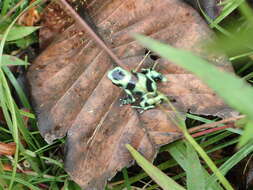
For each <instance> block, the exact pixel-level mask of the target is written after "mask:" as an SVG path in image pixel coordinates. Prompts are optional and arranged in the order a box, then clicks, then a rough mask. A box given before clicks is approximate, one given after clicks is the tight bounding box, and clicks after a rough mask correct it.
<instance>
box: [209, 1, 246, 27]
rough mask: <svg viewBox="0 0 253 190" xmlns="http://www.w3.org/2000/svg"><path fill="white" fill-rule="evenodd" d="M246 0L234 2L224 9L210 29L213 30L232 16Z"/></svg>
mask: <svg viewBox="0 0 253 190" xmlns="http://www.w3.org/2000/svg"><path fill="white" fill-rule="evenodd" d="M243 2H244V0H233V1H231V3H229V4H228V5H227V6H225V7H224V9H223V10H222V12H221V14H220V15H219V16H218V17H217V18H216V19H215V20H214V21H213V23H211V24H210V27H211V28H213V27H215V25H217V24H219V23H220V22H221V21H222V20H223V19H224V18H226V17H227V16H228V15H229V14H231V13H232V12H233V11H234V10H235V9H237V8H238V7H239V6H240V5H241V4H242V3H243Z"/></svg>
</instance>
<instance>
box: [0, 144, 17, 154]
mask: <svg viewBox="0 0 253 190" xmlns="http://www.w3.org/2000/svg"><path fill="white" fill-rule="evenodd" d="M15 151H16V143H14V142H11V143H4V142H0V155H8V156H12V155H14V154H15Z"/></svg>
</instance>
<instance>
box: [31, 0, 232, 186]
mask: <svg viewBox="0 0 253 190" xmlns="http://www.w3.org/2000/svg"><path fill="white" fill-rule="evenodd" d="M83 6H84V7H85V8H86V11H87V13H88V14H89V15H90V16H91V18H92V20H93V22H94V24H95V25H96V26H97V28H98V31H99V33H100V35H101V36H102V37H103V39H105V40H106V42H107V43H108V44H110V46H111V47H112V49H113V51H114V52H115V54H116V55H117V56H118V57H120V58H121V60H122V61H123V63H124V64H125V65H126V67H127V68H129V69H133V68H135V67H136V66H137V65H138V63H139V62H140V61H141V60H142V59H143V57H144V55H145V49H144V48H143V47H142V46H140V45H139V44H138V43H137V42H136V41H135V40H134V39H133V38H132V37H131V35H130V34H131V33H133V32H138V33H142V34H145V35H149V36H151V37H153V38H155V39H159V40H161V41H164V42H166V43H169V44H171V45H173V46H175V47H179V48H183V49H187V50H191V51H194V52H196V53H197V54H199V55H201V56H203V57H205V58H206V59H209V60H210V62H212V63H213V64H215V65H217V66H219V67H220V68H221V69H223V70H228V71H232V69H231V66H230V64H229V63H228V62H227V60H226V59H225V58H224V57H222V56H216V55H208V54H207V52H205V51H204V50H203V48H202V47H201V42H202V41H203V40H204V39H205V40H210V39H211V32H210V30H209V29H208V27H207V25H206V23H205V22H204V21H203V20H202V19H201V18H200V16H199V15H198V13H197V12H195V11H194V10H193V9H192V8H191V7H189V6H188V5H186V4H185V3H183V2H181V1H179V0H150V1H146V0H139V1H134V0H125V1H123V0H106V1H104V0H93V1H85V4H84V5H83ZM48 10H50V11H49V12H48V13H47V12H46V13H44V16H43V17H44V18H43V19H44V20H47V22H45V27H44V28H45V30H44V31H43V29H42V31H41V34H45V33H46V35H44V36H43V35H42V36H43V38H42V39H43V43H44V44H45V42H48V41H53V42H52V43H51V44H50V45H49V46H48V47H47V48H46V49H45V51H43V52H42V53H41V55H40V56H39V57H38V58H37V59H36V61H35V62H34V63H33V65H32V66H31V67H30V68H29V72H28V80H29V82H30V85H31V94H32V98H33V100H34V103H35V108H36V111H37V113H38V118H39V120H38V121H39V128H40V132H41V134H42V135H43V136H44V138H45V139H46V140H47V141H48V142H52V141H53V140H54V139H57V138H61V137H64V136H65V135H66V134H67V144H66V147H67V149H66V158H65V164H66V165H65V167H66V170H67V171H68V172H69V174H70V175H71V177H72V178H73V179H74V180H75V181H76V182H77V183H78V184H80V185H81V186H82V187H83V188H85V189H103V187H104V185H105V183H106V181H107V180H108V179H110V178H111V177H113V176H114V175H115V173H116V172H117V171H118V170H120V169H121V168H123V167H124V166H126V165H129V164H130V163H131V162H132V158H131V157H130V154H129V153H128V152H127V150H126V149H125V144H128V143H129V144H132V146H134V147H135V148H136V149H138V151H140V152H141V153H142V154H143V155H145V157H146V158H148V159H149V160H153V158H154V156H155V155H156V152H157V148H158V147H160V146H161V145H164V144H167V143H169V142H172V141H174V140H176V139H178V138H179V137H180V136H181V132H180V130H179V129H178V128H177V126H175V124H174V123H173V122H172V121H171V117H172V118H173V117H174V116H175V113H174V112H173V111H171V110H170V108H168V109H166V110H167V111H163V110H161V109H159V108H156V109H152V110H148V111H145V112H144V113H143V114H138V113H137V112H136V110H134V109H132V108H131V107H130V106H123V107H121V106H120V102H119V98H120V97H122V96H124V95H123V94H122V93H121V91H120V89H119V88H117V87H116V86H114V85H112V83H111V81H110V80H108V79H107V77H106V74H107V71H108V70H109V69H111V68H112V62H111V59H110V58H109V57H108V56H107V55H106V54H105V53H104V52H103V50H101V48H100V47H99V46H97V45H96V44H95V42H94V41H93V40H92V38H90V36H89V35H88V34H87V33H85V31H82V30H81V29H80V26H79V25H78V24H77V23H73V21H71V22H68V24H61V23H62V21H61V20H65V18H69V17H65V16H64V15H66V13H62V12H63V11H62V9H61V8H60V5H58V4H50V5H49V7H48ZM52 14H53V15H58V17H59V19H58V22H59V23H60V24H57V23H56V22H55V19H54V18H52V17H51V15H52ZM51 18H52V19H51ZM50 19H51V20H50ZM66 22H67V21H66ZM52 26H53V27H52ZM45 31H46V32H45ZM59 31H60V32H59ZM48 36H49V38H48ZM48 39H50V40H48ZM158 61H159V64H158V67H157V69H158V70H159V71H160V72H162V73H163V74H165V75H166V76H167V78H168V81H169V82H168V83H165V84H161V85H160V86H159V89H160V91H162V92H163V93H164V94H166V95H168V96H171V97H173V98H174V99H175V102H174V103H173V104H174V106H175V107H176V108H177V109H178V111H180V112H181V113H185V112H187V111H190V112H191V113H197V114H202V115H216V116H220V117H228V116H231V115H233V112H232V110H231V109H230V108H229V107H227V106H226V105H225V104H224V103H223V102H222V101H221V100H220V99H219V98H218V97H217V96H216V95H215V94H214V93H213V92H212V91H211V90H210V89H209V88H208V87H206V86H205V85H204V84H203V83H202V82H201V81H200V80H198V79H197V78H196V77H195V76H193V75H192V74H191V73H188V72H186V71H185V70H183V69H181V68H179V67H177V66H175V65H174V64H173V63H170V62H168V61H165V60H162V59H159V60H158ZM150 62H151V59H150V58H149V59H147V60H145V63H144V65H149V64H150ZM164 106H166V105H164ZM182 117H184V116H183V115H182Z"/></svg>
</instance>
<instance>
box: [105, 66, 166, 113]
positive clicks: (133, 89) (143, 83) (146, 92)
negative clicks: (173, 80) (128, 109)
mask: <svg viewBox="0 0 253 190" xmlns="http://www.w3.org/2000/svg"><path fill="white" fill-rule="evenodd" d="M107 76H108V78H109V79H110V80H111V81H112V83H113V84H115V85H116V86H118V87H120V88H122V89H124V91H125V92H126V94H127V95H128V97H127V98H125V99H123V100H122V104H133V103H134V102H136V99H135V98H134V95H137V94H138V95H140V96H141V101H140V105H139V106H132V107H134V108H139V109H142V112H143V111H144V110H148V109H151V108H154V107H155V105H157V104H160V103H161V102H162V101H163V100H167V97H166V96H164V95H163V94H160V93H159V94H158V93H157V84H156V82H157V81H162V82H165V81H167V79H166V78H165V77H164V76H163V75H162V74H161V73H159V72H157V71H155V70H153V69H141V72H135V71H131V72H129V71H127V70H125V69H123V68H121V67H116V68H114V69H112V70H111V71H109V72H108V74H107Z"/></svg>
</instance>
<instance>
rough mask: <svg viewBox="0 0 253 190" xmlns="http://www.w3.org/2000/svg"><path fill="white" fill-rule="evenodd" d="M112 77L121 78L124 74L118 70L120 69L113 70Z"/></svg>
mask: <svg viewBox="0 0 253 190" xmlns="http://www.w3.org/2000/svg"><path fill="white" fill-rule="evenodd" d="M112 77H113V79H114V80H118V81H119V80H122V79H123V78H124V77H125V74H124V73H123V72H122V71H120V70H115V71H114V72H113V73H112Z"/></svg>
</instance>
